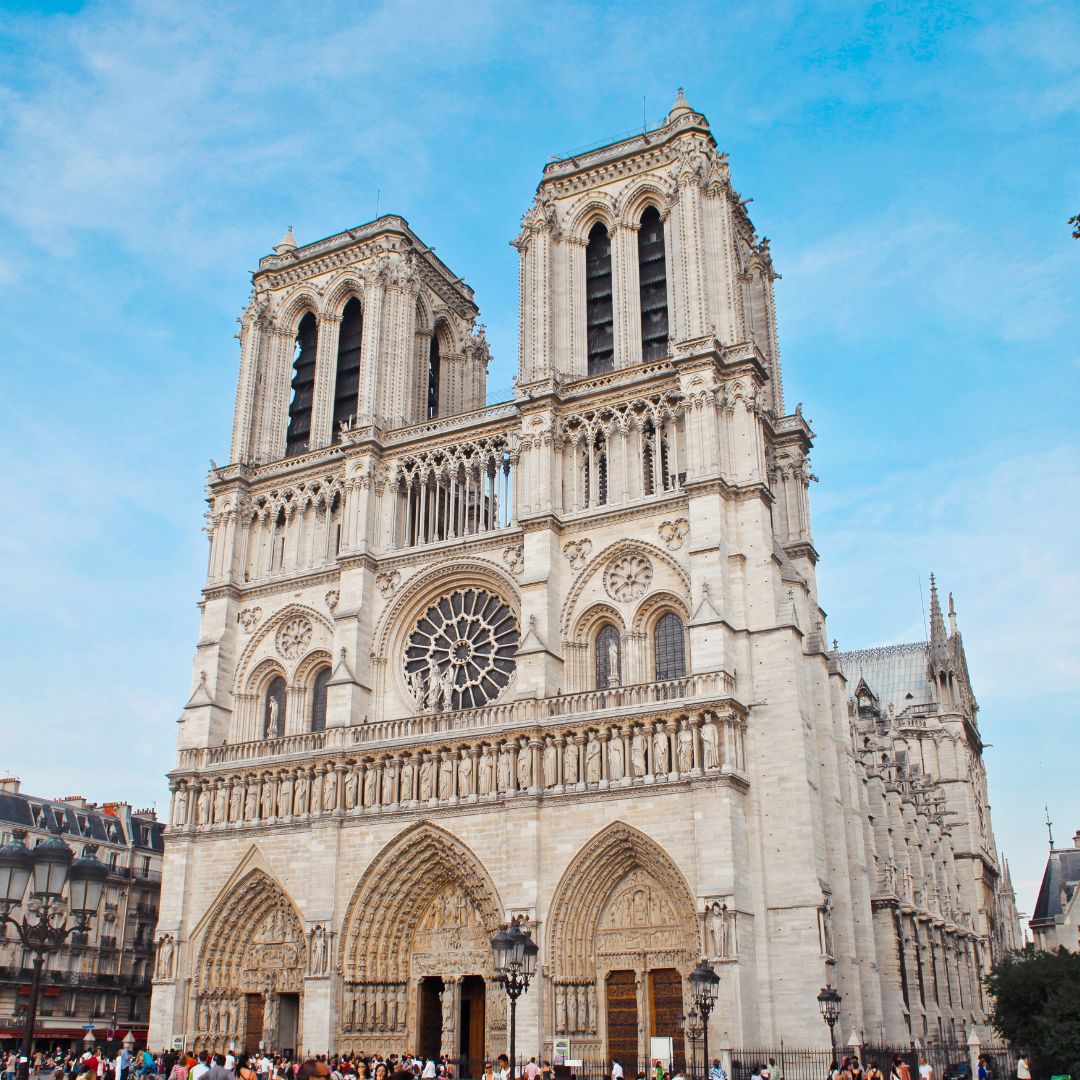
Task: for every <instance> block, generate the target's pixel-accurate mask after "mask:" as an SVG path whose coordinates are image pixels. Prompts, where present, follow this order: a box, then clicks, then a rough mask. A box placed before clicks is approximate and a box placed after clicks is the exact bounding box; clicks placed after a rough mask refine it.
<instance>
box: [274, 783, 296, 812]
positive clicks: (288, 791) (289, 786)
mask: <svg viewBox="0 0 1080 1080" xmlns="http://www.w3.org/2000/svg"><path fill="white" fill-rule="evenodd" d="M292 792H293V780H292V776H291V775H290V774H289V773H286V774H285V775H284V776H283V777H282V780H281V785H280V786H279V787H278V814H279V815H280V816H281V817H285V815H286V814H291V813H292V812H293V804H292Z"/></svg>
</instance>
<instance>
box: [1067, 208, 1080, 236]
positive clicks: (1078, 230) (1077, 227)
mask: <svg viewBox="0 0 1080 1080" xmlns="http://www.w3.org/2000/svg"><path fill="white" fill-rule="evenodd" d="M1069 224H1070V225H1071V226H1072V227H1073V239H1074V240H1080V214H1077V215H1076V216H1075V217H1071V218H1069Z"/></svg>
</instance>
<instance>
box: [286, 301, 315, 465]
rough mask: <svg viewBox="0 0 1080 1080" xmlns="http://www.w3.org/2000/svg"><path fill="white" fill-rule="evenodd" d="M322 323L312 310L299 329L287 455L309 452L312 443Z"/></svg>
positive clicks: (287, 435) (294, 361)
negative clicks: (316, 356)
mask: <svg viewBox="0 0 1080 1080" xmlns="http://www.w3.org/2000/svg"><path fill="white" fill-rule="evenodd" d="M318 340H319V324H318V323H317V322H316V320H315V315H314V313H313V312H311V311H309V312H308V313H307V314H306V315H305V316H304V317H303V318H302V319H301V320H300V325H299V326H298V327H297V328H296V352H295V354H294V356H293V374H292V400H291V401H290V402H289V427H288V430H287V431H286V433H285V456H286V457H294V456H295V455H297V454H303V453H306V452H307V450H308V448H309V446H310V443H311V402H312V399H313V397H314V392H315V352H316V348H317V346H318Z"/></svg>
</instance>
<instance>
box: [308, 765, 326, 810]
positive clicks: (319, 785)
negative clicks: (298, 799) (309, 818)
mask: <svg viewBox="0 0 1080 1080" xmlns="http://www.w3.org/2000/svg"><path fill="white" fill-rule="evenodd" d="M325 775H326V774H325V773H324V771H323V770H322V769H316V770H315V779H314V780H312V781H311V812H312V813H313V814H319V813H321V812H322V792H323V779H324V777H325Z"/></svg>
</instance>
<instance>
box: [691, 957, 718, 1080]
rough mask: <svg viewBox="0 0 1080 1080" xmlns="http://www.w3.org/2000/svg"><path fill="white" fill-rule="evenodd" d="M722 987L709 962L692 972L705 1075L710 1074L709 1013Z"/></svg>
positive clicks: (692, 987)
mask: <svg viewBox="0 0 1080 1080" xmlns="http://www.w3.org/2000/svg"><path fill="white" fill-rule="evenodd" d="M719 985H720V976H719V975H717V974H716V969H715V968H714V967H713V966H712V964H710V963H709V961H708V960H702V961H701V963H700V964H698V966H697V967H696V968H694V970H693V971H691V972H690V992H691V993H692V994H693V996H694V1008H695V1009H697V1011H698V1014H699V1015H700V1016H701V1044H702V1049H703V1051H704V1054H705V1074H706V1076H707V1075H708V1072H709V1013H711V1012H712V1011H713V1006H714V1005H715V1004H716V988H717V987H718V986H719Z"/></svg>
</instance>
